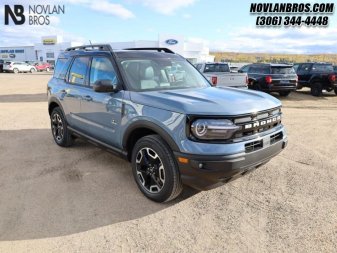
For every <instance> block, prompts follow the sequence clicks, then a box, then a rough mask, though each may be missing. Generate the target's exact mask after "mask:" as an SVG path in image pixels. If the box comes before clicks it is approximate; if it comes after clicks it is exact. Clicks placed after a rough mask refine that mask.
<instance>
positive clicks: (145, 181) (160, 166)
mask: <svg viewBox="0 0 337 253" xmlns="http://www.w3.org/2000/svg"><path fill="white" fill-rule="evenodd" d="M131 162H132V172H133V176H134V178H135V181H136V183H137V185H138V188H139V189H140V190H141V192H142V193H143V194H144V195H145V196H146V197H147V198H149V199H151V200H153V201H156V202H167V201H170V200H173V199H175V198H176V197H178V195H179V194H180V193H181V192H182V189H183V188H182V183H181V180H180V174H179V170H178V165H177V163H176V160H175V158H174V155H173V153H172V150H171V149H170V147H169V146H168V145H167V144H166V142H165V141H164V140H163V139H162V138H161V137H160V136H158V135H148V136H145V137H143V138H141V139H139V140H138V141H137V143H136V145H135V146H134V148H133V151H132V160H131Z"/></svg>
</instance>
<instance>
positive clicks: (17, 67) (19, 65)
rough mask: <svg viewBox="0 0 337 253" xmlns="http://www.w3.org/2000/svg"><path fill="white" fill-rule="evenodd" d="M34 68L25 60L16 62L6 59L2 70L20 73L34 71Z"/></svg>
mask: <svg viewBox="0 0 337 253" xmlns="http://www.w3.org/2000/svg"><path fill="white" fill-rule="evenodd" d="M36 71H37V70H36V68H35V67H34V66H32V65H30V64H28V63H26V62H16V61H6V62H4V64H3V72H12V73H15V74H17V73H20V72H25V73H27V72H31V73H33V72H36Z"/></svg>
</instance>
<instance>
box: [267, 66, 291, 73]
mask: <svg viewBox="0 0 337 253" xmlns="http://www.w3.org/2000/svg"><path fill="white" fill-rule="evenodd" d="M271 73H272V74H296V72H295V69H294V68H293V67H271Z"/></svg>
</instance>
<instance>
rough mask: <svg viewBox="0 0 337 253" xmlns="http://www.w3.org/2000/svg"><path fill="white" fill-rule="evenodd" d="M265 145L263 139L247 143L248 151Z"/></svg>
mask: <svg viewBox="0 0 337 253" xmlns="http://www.w3.org/2000/svg"><path fill="white" fill-rule="evenodd" d="M262 147H263V141H262V140H259V141H253V142H249V143H246V144H245V149H246V153H249V152H253V151H256V150H258V149H260V148H262Z"/></svg>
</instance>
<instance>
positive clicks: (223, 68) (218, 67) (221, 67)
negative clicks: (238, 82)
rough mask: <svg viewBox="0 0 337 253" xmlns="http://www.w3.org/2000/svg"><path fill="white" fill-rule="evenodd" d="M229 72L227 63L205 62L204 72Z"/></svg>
mask: <svg viewBox="0 0 337 253" xmlns="http://www.w3.org/2000/svg"><path fill="white" fill-rule="evenodd" d="M210 72H230V70H229V67H228V65H227V64H206V66H205V70H204V73H210Z"/></svg>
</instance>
